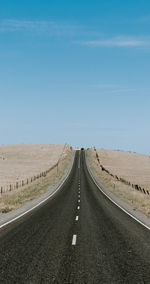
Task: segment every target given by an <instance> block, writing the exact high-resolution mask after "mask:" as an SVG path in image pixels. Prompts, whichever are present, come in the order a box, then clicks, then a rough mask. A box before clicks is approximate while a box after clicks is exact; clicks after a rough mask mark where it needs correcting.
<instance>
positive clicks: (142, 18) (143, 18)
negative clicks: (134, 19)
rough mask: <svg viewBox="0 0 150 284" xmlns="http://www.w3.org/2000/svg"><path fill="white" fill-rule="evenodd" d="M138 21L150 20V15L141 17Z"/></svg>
mask: <svg viewBox="0 0 150 284" xmlns="http://www.w3.org/2000/svg"><path fill="white" fill-rule="evenodd" d="M138 22H150V15H148V16H145V17H141V18H139V19H138Z"/></svg>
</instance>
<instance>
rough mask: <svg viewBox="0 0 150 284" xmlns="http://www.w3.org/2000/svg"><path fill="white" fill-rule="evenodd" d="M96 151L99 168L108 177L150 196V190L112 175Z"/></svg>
mask: <svg viewBox="0 0 150 284" xmlns="http://www.w3.org/2000/svg"><path fill="white" fill-rule="evenodd" d="M94 151H95V155H96V159H97V162H98V163H99V166H100V168H101V170H102V171H104V172H106V173H107V174H108V175H110V176H111V177H113V178H114V179H115V180H116V181H120V182H122V183H124V184H126V185H128V186H131V187H132V188H134V189H136V190H138V191H140V192H142V193H144V194H147V195H150V192H149V190H147V189H145V188H143V187H141V186H139V185H138V184H133V183H131V182H130V181H127V180H125V179H123V178H121V177H118V176H117V175H113V174H112V173H110V172H109V171H108V170H107V169H106V168H105V167H104V166H103V165H102V164H101V161H100V157H99V155H98V153H97V150H96V148H95V147H94Z"/></svg>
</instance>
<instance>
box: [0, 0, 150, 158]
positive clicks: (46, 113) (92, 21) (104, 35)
mask: <svg viewBox="0 0 150 284" xmlns="http://www.w3.org/2000/svg"><path fill="white" fill-rule="evenodd" d="M149 31H150V1H148V0H147V1H146V0H141V1H140V0H135V1H133V0H130V1H128V0H126V1H121V0H108V1H107V0H92V1H91V0H90V1H88V0H87V1H82V0H80V1H79V0H76V1H71V0H70V1H69V0H68V1H67V0H63V1H60V0H53V1H51V0H36V1H34V0H32V1H31V0H30V1H29V0H22V1H20V0H13V1H12V0H5V1H4V0H2V1H1V4H0V109H1V111H0V133H1V136H0V144H13V143H58V144H59V143H65V142H67V143H69V144H71V145H73V146H84V147H91V146H96V147H103V148H109V149H123V150H131V151H136V152H141V153H150V131H149V125H150V112H149V107H150V95H149V93H150V32H149Z"/></svg>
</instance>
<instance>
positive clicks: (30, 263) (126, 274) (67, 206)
mask: <svg viewBox="0 0 150 284" xmlns="http://www.w3.org/2000/svg"><path fill="white" fill-rule="evenodd" d="M1 283H2V284H3V283H19V284H20V283H35V284H38V283H58V284H59V283H65V284H68V283H77V284H78V283H79V284H80V283H81V284H83V283H84V284H85V283H89V284H96V283H98V284H99V283H150V231H148V230H147V229H146V228H144V227H143V226H141V225H140V224H138V223H137V222H136V221H134V220H133V219H132V218H131V217H129V216H128V215H126V214H125V213H124V212H123V211H121V210H120V209H119V208H118V207H117V206H115V205H114V204H112V203H111V201H109V200H108V199H107V198H106V197H105V196H104V195H103V194H102V193H101V192H100V190H99V189H98V188H97V186H96V185H95V184H94V183H93V181H92V179H91V177H90V175H89V173H88V171H87V167H86V164H85V156H84V151H80V152H79V151H77V152H76V156H75V162H74V165H73V168H72V171H71V174H70V176H69V178H68V179H67V181H66V182H65V184H64V185H63V187H62V188H61V189H60V190H59V191H58V192H57V193H56V194H55V195H54V196H53V197H52V198H51V199H50V200H48V201H46V202H45V204H44V205H42V206H41V207H39V208H37V209H36V210H34V211H32V212H30V213H29V214H27V215H26V216H24V217H23V218H21V219H19V220H18V221H16V222H14V223H11V224H10V225H8V226H6V227H4V228H3V229H1V230H0V284H1Z"/></svg>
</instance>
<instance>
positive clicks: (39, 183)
mask: <svg viewBox="0 0 150 284" xmlns="http://www.w3.org/2000/svg"><path fill="white" fill-rule="evenodd" d="M72 155H73V152H72V151H70V150H68V151H67V153H66V155H65V156H64V157H63V158H62V159H61V160H60V161H59V165H58V167H57V166H56V167H55V168H54V169H52V170H51V171H50V172H49V173H48V174H47V175H46V177H42V178H41V179H38V180H36V181H34V182H33V183H32V184H31V185H30V186H25V187H22V188H18V189H15V190H13V191H11V192H8V191H7V192H6V193H3V194H2V195H0V212H1V213H7V212H9V211H12V210H15V209H18V208H20V207H21V206H22V205H23V204H24V203H25V202H27V201H30V200H33V199H35V198H36V197H38V196H40V195H41V194H43V193H45V192H46V191H47V190H48V187H49V186H52V185H55V184H57V183H58V182H59V180H60V179H61V178H62V176H63V175H64V172H65V170H66V169H67V168H68V166H69V164H70V163H71V159H72Z"/></svg>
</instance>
